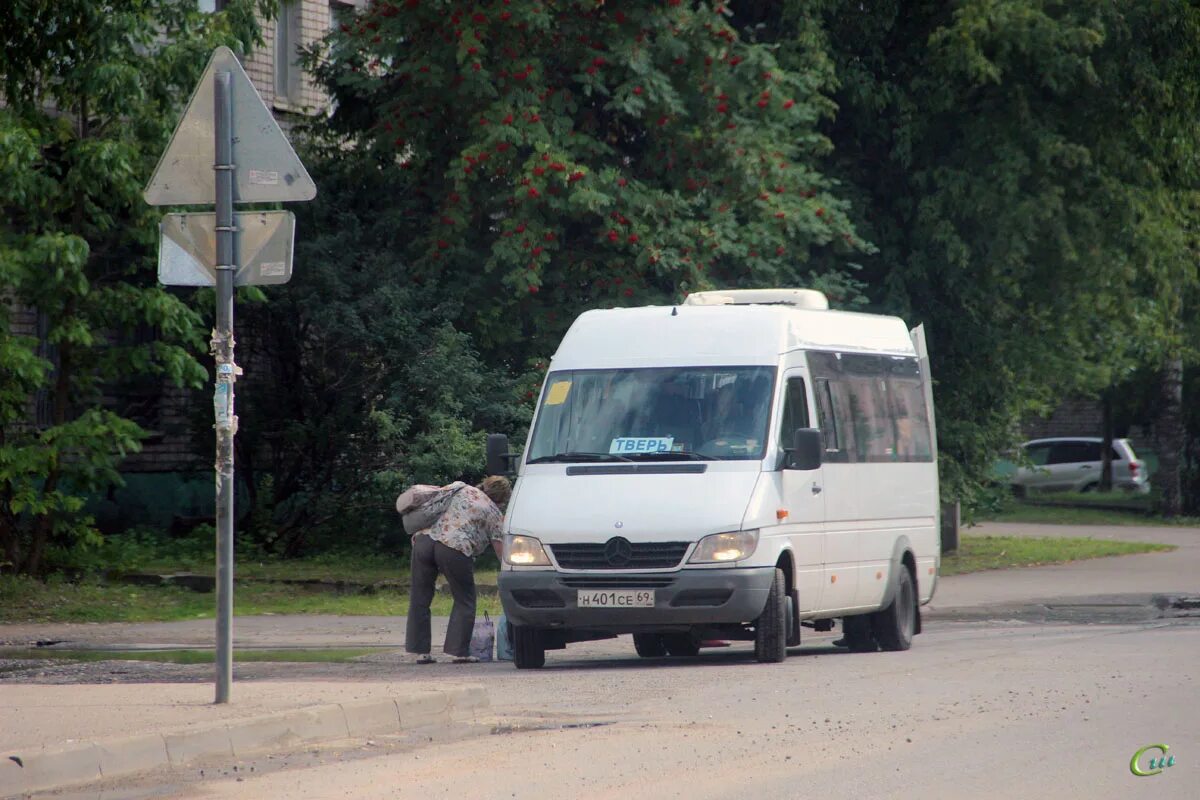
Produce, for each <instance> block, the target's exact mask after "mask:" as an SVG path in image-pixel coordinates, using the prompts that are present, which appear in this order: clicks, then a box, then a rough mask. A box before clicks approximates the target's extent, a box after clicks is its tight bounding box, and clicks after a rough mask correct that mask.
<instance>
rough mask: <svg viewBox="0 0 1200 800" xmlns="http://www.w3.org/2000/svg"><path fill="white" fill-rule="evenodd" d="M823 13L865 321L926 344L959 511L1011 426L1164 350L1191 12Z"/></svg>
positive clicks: (1048, 5)
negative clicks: (872, 315) (870, 306)
mask: <svg viewBox="0 0 1200 800" xmlns="http://www.w3.org/2000/svg"><path fill="white" fill-rule="evenodd" d="M822 13H823V14H824V20H825V25H824V28H825V31H826V35H827V36H828V41H829V48H830V51H831V53H832V58H833V60H834V62H835V64H836V74H837V80H838V90H837V91H836V93H835V94H834V99H835V100H836V102H837V103H838V105H839V109H840V110H839V113H838V115H837V117H836V119H834V120H833V121H832V122H831V123H830V124H829V125H828V127H827V128H826V133H827V135H828V136H829V138H830V139H831V140H832V142H833V144H834V152H833V154H832V156H831V159H830V166H829V167H828V169H829V171H830V172H831V173H832V174H834V175H837V176H839V177H841V178H842V179H843V180H845V181H846V182H847V183H849V184H850V185H852V186H853V187H854V188H853V190H852V191H851V192H850V194H849V196H850V197H851V198H852V200H853V201H854V212H853V213H852V218H853V219H854V221H855V223H856V224H857V225H858V226H859V228H860V230H861V231H862V233H863V235H864V237H865V238H867V239H869V240H870V241H872V242H873V243H875V244H876V245H877V246H878V248H879V250H878V253H877V254H874V255H872V256H869V257H868V258H866V259H865V260H864V262H863V263H864V271H863V277H864V280H865V282H866V283H867V284H868V285H869V286H870V287H871V291H870V294H871V299H872V301H873V302H874V303H876V304H877V305H878V306H879V307H881V308H884V309H887V310H889V311H893V312H897V313H900V314H902V315H903V316H905V317H906V318H908V319H910V320H912V321H914V322H921V321H923V322H925V323H926V324H927V326H928V328H929V331H930V343H931V350H932V363H933V365H934V372H935V379H936V381H937V384H936V392H935V394H936V400H937V404H938V427H939V431H938V432H939V443H940V444H941V446H942V455H943V458H942V464H941V466H942V474H943V486H944V490H945V491H946V494H947V495H948V496H950V497H957V498H962V499H967V500H970V499H971V497H972V496H973V493H974V490H975V488H976V487H978V486H979V485H980V484H981V483H982V482H983V481H984V480H985V479H986V477H987V473H988V470H989V468H990V466H991V463H992V461H993V459H994V458H995V456H996V454H997V453H998V452H1000V451H1002V450H1003V449H1004V448H1006V447H1007V446H1008V445H1010V444H1011V442H1012V439H1013V438H1014V436H1015V435H1016V433H1017V430H1018V425H1019V422H1020V421H1021V420H1022V419H1023V418H1025V417H1027V416H1028V415H1030V414H1031V413H1036V412H1041V411H1046V410H1048V409H1049V407H1050V406H1051V405H1052V404H1053V403H1054V402H1056V401H1057V400H1058V399H1059V398H1061V397H1063V396H1065V395H1067V394H1070V393H1076V392H1093V391H1097V390H1099V389H1101V388H1102V387H1104V386H1107V385H1109V384H1110V383H1112V382H1113V379H1114V375H1115V374H1116V373H1117V372H1119V371H1121V370H1123V369H1126V368H1127V367H1128V366H1129V365H1130V364H1131V363H1132V362H1135V361H1136V359H1137V357H1138V354H1139V353H1141V352H1145V351H1146V349H1147V347H1148V346H1149V345H1152V344H1153V343H1155V342H1161V341H1163V340H1164V337H1165V336H1166V328H1165V327H1164V324H1163V323H1162V322H1160V320H1161V319H1163V318H1164V308H1165V306H1164V303H1163V299H1164V298H1165V297H1166V296H1168V295H1170V294H1171V293H1172V292H1176V293H1177V292H1178V291H1180V290H1182V289H1183V287H1184V286H1185V285H1186V282H1187V281H1188V280H1190V279H1189V278H1188V277H1187V276H1186V275H1185V274H1182V273H1181V270H1179V269H1178V268H1177V266H1178V265H1179V263H1180V259H1186V258H1188V257H1189V255H1188V251H1187V247H1186V243H1185V241H1184V240H1185V239H1186V236H1181V235H1180V232H1181V230H1184V229H1182V228H1181V227H1180V226H1181V224H1182V220H1183V219H1184V218H1185V217H1186V216H1187V215H1186V214H1183V213H1180V212H1181V210H1182V206H1181V203H1180V200H1181V197H1180V192H1181V191H1183V190H1184V188H1185V187H1187V186H1189V185H1190V184H1192V182H1193V179H1192V177H1191V176H1190V175H1186V174H1185V171H1186V170H1190V169H1191V165H1192V164H1194V161H1195V150H1194V144H1193V143H1194V142H1195V141H1196V138H1195V131H1194V125H1195V122H1194V121H1195V120H1196V118H1197V117H1196V111H1197V109H1196V106H1195V103H1194V101H1193V99H1192V95H1193V92H1194V87H1195V86H1196V80H1195V78H1194V76H1192V75H1191V74H1189V73H1190V71H1191V69H1192V67H1193V66H1194V64H1195V63H1196V60H1195V54H1194V53H1193V52H1192V51H1193V50H1194V48H1195V37H1190V38H1189V36H1187V35H1179V31H1184V30H1188V31H1190V30H1194V15H1195V12H1194V11H1193V10H1192V9H1191V5H1190V4H1188V3H1156V4H1121V5H1113V4H1108V3H1102V2H1092V0H1079V2H1073V3H1052V2H1044V1H1043V0H964V1H963V2H959V3H955V4H945V3H937V2H930V1H929V0H892V1H891V2H884V3H874V4H872V5H871V7H870V8H866V7H863V6H862V5H861V4H858V3H843V2H829V3H826V4H824V6H823V11H822ZM1172 36H1175V38H1174V39H1173V38H1172ZM781 58H782V56H781ZM1189 65H1190V66H1189ZM1168 112H1169V119H1170V120H1173V121H1174V122H1172V123H1171V124H1170V125H1169V128H1170V133H1169V134H1168V138H1169V142H1170V143H1169V144H1168V143H1166V142H1160V141H1158V137H1159V136H1161V135H1162V133H1163V120H1164V119H1165V118H1163V116H1162V115H1164V114H1167V113H1168ZM1189 114H1190V115H1191V116H1190V120H1186V121H1185V118H1186V117H1187V115H1189ZM1156 120H1158V121H1156ZM1176 159H1182V162H1181V163H1182V164H1184V165H1187V166H1186V167H1182V166H1175V165H1173V162H1174V161H1175V160H1176ZM1164 212H1169V213H1164ZM1164 245H1167V246H1166V247H1164ZM1193 263H1194V259H1193ZM1148 287H1153V288H1148ZM1164 291H1165V294H1164Z"/></svg>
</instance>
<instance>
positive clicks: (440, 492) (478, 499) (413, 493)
mask: <svg viewBox="0 0 1200 800" xmlns="http://www.w3.org/2000/svg"><path fill="white" fill-rule="evenodd" d="M446 493H453V495H454V496H453V497H452V498H451V499H450V504H449V505H448V506H447V507H446V511H445V512H444V513H443V514H442V515H441V516H440V517H438V520H437V522H435V523H433V525H431V526H430V527H428V528H426V529H425V530H423V531H417V532H416V533H415V534H413V536H414V537H417V536H428V537H429V538H431V539H433V540H434V541H435V542H441V543H442V544H444V545H446V547H452V548H454V549H455V550H457V551H459V552H460V553H462V554H463V555H466V556H469V557H471V558H475V557H476V556H479V555H480V554H482V553H483V552H484V551H485V550H487V549H488V545H489V544H491V542H492V541H493V540H495V539H499V538H501V537H502V536H503V534H504V528H503V523H504V514H503V513H501V511H500V509H499V508H497V507H496V504H495V503H493V502H492V500H491V498H490V497H488V496H487V495H486V494H484V493H483V492H482V491H481V490H480V489H477V488H476V487H474V486H468V485H467V484H465V483H462V482H461V481H458V482H456V483H452V484H450V485H449V486H426V485H424V484H419V485H417V486H414V487H412V488H411V489H409V490H408V491H406V492H405V493H404V494H402V495H400V496H399V497H398V498H396V510H397V511H399V512H400V513H401V514H403V513H405V512H406V511H408V510H409V509H412V508H417V507H419V506H422V505H424V504H425V503H430V502H437V501H438V500H439V499H441V498H444V497H445V494H446Z"/></svg>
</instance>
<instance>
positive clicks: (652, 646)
mask: <svg viewBox="0 0 1200 800" xmlns="http://www.w3.org/2000/svg"><path fill="white" fill-rule="evenodd" d="M633 649H634V650H636V651H637V654H638V655H639V656H641V657H642V658H661V657H662V656H665V655H666V654H667V643H666V642H664V641H663V637H662V636H660V635H659V634H657V633H635V634H634V635H633Z"/></svg>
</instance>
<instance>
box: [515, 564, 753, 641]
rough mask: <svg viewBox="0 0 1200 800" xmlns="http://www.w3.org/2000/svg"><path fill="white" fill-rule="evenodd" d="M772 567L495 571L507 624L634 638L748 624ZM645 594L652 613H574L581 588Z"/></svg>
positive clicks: (630, 610) (593, 610)
mask: <svg viewBox="0 0 1200 800" xmlns="http://www.w3.org/2000/svg"><path fill="white" fill-rule="evenodd" d="M774 578H775V568H774V567H746V568H728V569H683V570H679V571H678V572H668V573H645V572H641V573H615V574H614V573H611V572H603V573H596V572H590V573H578V572H556V571H554V570H513V571H502V572H501V573H500V576H499V579H498V583H499V587H500V600H501V602H502V603H503V605H504V613H505V615H506V616H507V617H508V619H509V621H510V622H513V623H515V624H517V625H529V626H532V627H537V628H566V629H587V630H594V631H603V632H606V633H637V632H639V631H652V630H663V629H671V628H686V627H688V626H691V625H722V624H734V623H743V622H751V621H753V620H755V619H757V618H758V616H759V615H760V614H761V613H762V610H763V608H764V607H765V606H766V604H767V594H768V593H769V592H770V591H771V584H772V582H773V580H774ZM597 589H599V590H606V591H607V590H613V591H619V590H623V589H652V590H653V591H654V607H653V608H649V607H646V608H595V607H590V608H580V607H579V606H578V604H577V602H576V601H577V598H578V595H579V592H580V591H590V590H597Z"/></svg>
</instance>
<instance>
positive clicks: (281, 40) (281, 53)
mask: <svg viewBox="0 0 1200 800" xmlns="http://www.w3.org/2000/svg"><path fill="white" fill-rule="evenodd" d="M301 5H302V3H301V2H300V0H280V2H279V16H277V17H276V18H275V53H274V57H275V100H276V102H282V103H284V104H287V105H298V104H299V101H300V65H299V64H298V63H296V55H297V51H298V49H299V47H300V44H301V41H300V10H301Z"/></svg>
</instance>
